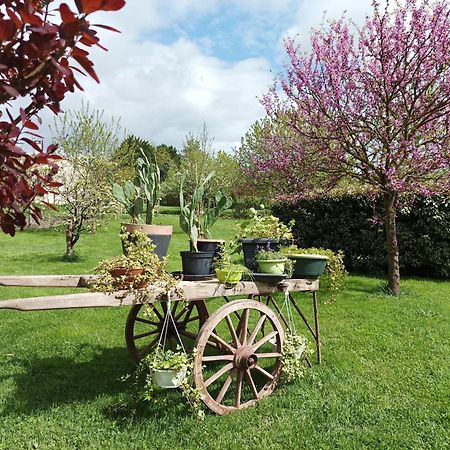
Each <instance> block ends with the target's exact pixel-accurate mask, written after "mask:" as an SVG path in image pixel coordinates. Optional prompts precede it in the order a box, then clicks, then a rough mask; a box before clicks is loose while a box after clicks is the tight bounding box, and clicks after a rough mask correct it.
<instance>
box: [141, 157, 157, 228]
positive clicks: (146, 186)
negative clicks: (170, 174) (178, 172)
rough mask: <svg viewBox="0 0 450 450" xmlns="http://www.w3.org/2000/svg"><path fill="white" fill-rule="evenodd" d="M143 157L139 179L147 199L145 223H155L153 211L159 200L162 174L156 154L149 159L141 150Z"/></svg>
mask: <svg viewBox="0 0 450 450" xmlns="http://www.w3.org/2000/svg"><path fill="white" fill-rule="evenodd" d="M139 150H140V152H141V155H142V157H141V158H138V160H137V166H138V177H139V181H140V186H142V189H143V192H144V196H145V199H146V213H145V223H147V224H149V225H150V224H151V223H152V222H153V211H154V209H155V205H156V203H157V201H158V198H159V191H160V187H161V174H160V171H159V167H158V163H157V162H156V156H155V154H154V153H151V154H150V157H148V156H147V155H146V154H145V152H144V151H143V150H142V149H139Z"/></svg>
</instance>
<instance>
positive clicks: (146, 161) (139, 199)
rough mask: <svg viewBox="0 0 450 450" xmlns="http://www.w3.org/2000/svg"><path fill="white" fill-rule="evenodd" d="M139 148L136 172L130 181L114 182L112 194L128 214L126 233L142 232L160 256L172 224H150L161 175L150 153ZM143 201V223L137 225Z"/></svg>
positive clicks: (165, 247)
mask: <svg viewBox="0 0 450 450" xmlns="http://www.w3.org/2000/svg"><path fill="white" fill-rule="evenodd" d="M139 150H140V152H141V156H142V157H140V158H138V160H137V171H138V175H137V176H136V178H135V180H134V182H132V181H129V180H128V181H126V182H125V184H124V186H123V187H122V186H120V185H118V184H117V183H115V184H114V185H113V195H114V197H115V199H116V200H117V201H118V202H119V203H121V204H122V205H124V206H125V208H126V210H127V212H128V214H130V216H131V222H132V223H128V224H122V226H124V227H125V228H126V229H127V231H129V232H130V233H131V232H134V231H142V232H144V233H146V234H147V235H148V236H149V237H150V238H151V239H152V242H153V244H154V245H155V253H156V254H157V255H158V256H159V257H160V258H162V257H164V256H166V254H167V249H168V247H169V243H170V238H171V236H172V232H173V227H172V225H155V224H153V223H152V222H153V218H154V209H155V206H156V204H157V201H158V198H159V193H160V188H161V176H160V171H159V167H158V163H157V162H156V157H155V155H154V154H153V153H152V154H151V155H150V157H149V156H147V154H146V153H145V152H144V151H143V149H142V148H141V149H139ZM144 203H145V222H146V223H145V224H140V223H139V218H140V216H141V215H142V214H143V213H144Z"/></svg>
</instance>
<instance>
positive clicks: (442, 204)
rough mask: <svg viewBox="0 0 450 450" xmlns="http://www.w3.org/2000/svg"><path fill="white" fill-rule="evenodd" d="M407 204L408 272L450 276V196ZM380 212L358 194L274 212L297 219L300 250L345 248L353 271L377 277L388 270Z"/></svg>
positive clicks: (402, 211) (403, 228)
mask: <svg viewBox="0 0 450 450" xmlns="http://www.w3.org/2000/svg"><path fill="white" fill-rule="evenodd" d="M403 204H404V206H402V207H401V208H399V211H398V217H397V226H398V240H399V246H400V268H401V270H402V273H403V274H409V275H422V276H432V277H441V278H448V277H450V198H449V197H446V196H436V197H417V198H416V199H415V200H414V201H404V202H403ZM380 209H381V205H380V204H378V203H377V202H375V201H373V200H371V199H369V198H368V197H367V196H363V195H357V196H343V197H340V198H321V199H315V200H301V201H299V202H298V203H296V204H287V203H281V204H277V205H275V206H274V207H273V212H274V214H275V215H277V216H278V217H280V218H281V219H282V220H283V222H285V223H287V222H289V221H290V220H292V219H295V225H294V228H293V233H294V237H295V239H296V240H297V243H298V245H299V246H301V247H323V248H329V249H331V250H333V251H338V250H342V251H343V252H344V253H345V259H344V262H345V266H346V267H347V268H348V269H349V270H353V271H359V272H364V273H372V274H373V273H379V272H383V271H385V270H386V268H387V261H386V244H385V235H384V228H383V224H382V222H381V220H379V217H381V215H380Z"/></svg>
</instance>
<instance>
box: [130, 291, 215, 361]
mask: <svg viewBox="0 0 450 450" xmlns="http://www.w3.org/2000/svg"><path fill="white" fill-rule="evenodd" d="M143 306H144V305H134V306H133V307H132V308H131V311H130V312H129V314H128V317H127V322H126V326H125V339H126V342H127V347H128V351H129V352H130V354H131V356H132V358H133V359H135V360H136V361H137V362H139V361H140V360H141V359H142V358H143V357H144V356H145V355H147V354H148V353H150V352H151V351H152V350H153V349H154V348H155V347H156V345H157V344H158V341H159V337H160V333H161V329H162V325H163V321H164V317H165V315H166V312H167V304H166V303H165V302H158V303H155V304H153V305H147V307H145V308H143ZM172 317H173V318H174V320H175V323H176V326H177V331H178V333H179V334H180V336H181V338H182V339H183V338H186V339H183V345H184V346H185V347H186V346H188V347H189V345H190V346H191V347H192V346H193V343H194V341H195V339H196V338H197V334H198V330H200V328H201V327H202V325H203V324H204V323H205V321H206V319H207V318H208V310H207V309H206V305H205V302H204V301H203V300H198V301H195V302H189V303H187V304H185V303H184V302H181V301H178V302H173V304H172ZM167 340H168V344H169V345H170V344H176V343H178V337H177V333H176V332H175V329H174V326H173V323H169V328H168V330H167ZM189 342H190V343H191V344H189ZM174 346H175V345H174Z"/></svg>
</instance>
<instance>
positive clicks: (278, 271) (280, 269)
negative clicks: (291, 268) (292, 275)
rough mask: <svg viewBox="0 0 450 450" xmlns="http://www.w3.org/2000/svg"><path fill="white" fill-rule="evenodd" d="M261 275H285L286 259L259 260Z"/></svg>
mask: <svg viewBox="0 0 450 450" xmlns="http://www.w3.org/2000/svg"><path fill="white" fill-rule="evenodd" d="M256 262H257V263H258V269H259V273H270V274H272V275H283V273H284V266H285V264H286V260H285V259H267V260H261V259H257V260H256Z"/></svg>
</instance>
